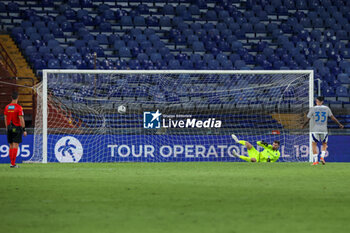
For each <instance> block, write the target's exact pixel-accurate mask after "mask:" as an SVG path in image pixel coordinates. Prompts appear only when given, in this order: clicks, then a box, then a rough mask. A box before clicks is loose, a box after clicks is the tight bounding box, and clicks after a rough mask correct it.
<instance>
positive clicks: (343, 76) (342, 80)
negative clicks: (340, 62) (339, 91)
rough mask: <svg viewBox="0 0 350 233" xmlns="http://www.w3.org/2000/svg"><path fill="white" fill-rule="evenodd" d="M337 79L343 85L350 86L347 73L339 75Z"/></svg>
mask: <svg viewBox="0 0 350 233" xmlns="http://www.w3.org/2000/svg"><path fill="white" fill-rule="evenodd" d="M337 79H338V80H339V82H340V83H342V84H350V78H349V75H348V74H347V73H341V74H338V78H337Z"/></svg>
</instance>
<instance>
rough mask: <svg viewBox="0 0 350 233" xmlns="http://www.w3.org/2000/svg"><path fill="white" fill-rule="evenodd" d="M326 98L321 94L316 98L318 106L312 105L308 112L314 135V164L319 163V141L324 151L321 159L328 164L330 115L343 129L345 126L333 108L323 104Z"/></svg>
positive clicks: (311, 130)
mask: <svg viewBox="0 0 350 233" xmlns="http://www.w3.org/2000/svg"><path fill="white" fill-rule="evenodd" d="M323 100H324V98H323V97H322V96H319V97H317V98H316V106H314V107H312V108H311V109H310V111H309V113H308V114H307V117H308V118H309V121H310V132H311V135H312V152H313V164H312V165H317V164H318V154H317V143H319V142H321V143H322V152H321V158H320V161H321V162H322V164H323V165H325V164H326V162H325V160H324V156H325V154H326V149H327V142H328V128H327V121H328V117H330V118H331V119H332V120H333V121H334V122H336V123H337V124H338V125H339V128H341V129H343V128H344V126H343V125H342V124H340V122H339V121H338V120H337V118H335V117H334V116H333V113H332V111H331V109H330V108H329V107H327V106H325V105H323Z"/></svg>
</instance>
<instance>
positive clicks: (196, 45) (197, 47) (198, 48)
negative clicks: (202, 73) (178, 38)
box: [192, 41, 205, 52]
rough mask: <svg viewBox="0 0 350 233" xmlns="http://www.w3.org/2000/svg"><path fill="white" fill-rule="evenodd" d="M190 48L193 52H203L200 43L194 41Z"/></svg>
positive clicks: (202, 45)
mask: <svg viewBox="0 0 350 233" xmlns="http://www.w3.org/2000/svg"><path fill="white" fill-rule="evenodd" d="M192 48H193V51H194V52H205V48H204V44H203V42H201V41H194V42H193V44H192Z"/></svg>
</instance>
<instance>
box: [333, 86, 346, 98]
mask: <svg viewBox="0 0 350 233" xmlns="http://www.w3.org/2000/svg"><path fill="white" fill-rule="evenodd" d="M336 94H337V96H339V97H348V96H349V93H348V89H347V88H346V87H344V86H339V87H337V88H336Z"/></svg>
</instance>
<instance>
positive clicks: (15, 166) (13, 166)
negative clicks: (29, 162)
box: [10, 164, 19, 168]
mask: <svg viewBox="0 0 350 233" xmlns="http://www.w3.org/2000/svg"><path fill="white" fill-rule="evenodd" d="M10 168H19V166H18V165H17V164H16V165H11V166H10Z"/></svg>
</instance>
